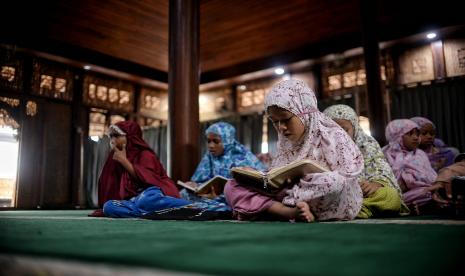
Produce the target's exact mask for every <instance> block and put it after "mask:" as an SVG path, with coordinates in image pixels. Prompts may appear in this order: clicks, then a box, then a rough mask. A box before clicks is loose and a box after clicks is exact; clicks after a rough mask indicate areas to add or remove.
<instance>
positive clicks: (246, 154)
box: [181, 122, 265, 208]
mask: <svg viewBox="0 0 465 276" xmlns="http://www.w3.org/2000/svg"><path fill="white" fill-rule="evenodd" d="M205 136H206V138H207V145H208V152H207V153H205V155H204V156H203V158H202V160H201V161H200V163H199V165H198V166H197V169H196V170H195V173H194V175H193V176H192V178H191V182H193V183H194V184H195V185H199V184H201V183H204V182H206V181H208V180H210V179H212V178H213V177H215V176H217V175H220V176H223V177H225V178H231V173H230V169H231V168H233V167H250V168H254V169H256V170H261V171H263V170H265V166H264V165H263V164H262V163H261V162H260V161H259V160H258V158H257V157H256V156H255V155H254V154H253V153H252V152H251V151H250V150H248V149H247V148H246V147H245V146H244V145H242V144H241V143H239V142H238V141H237V140H236V139H235V137H236V129H235V128H234V127H233V126H232V125H230V124H228V123H225V122H218V123H215V124H212V125H211V126H210V127H208V128H207V130H206V131H205ZM181 195H182V197H183V198H185V199H189V200H192V201H196V202H198V201H201V199H200V198H199V197H198V196H196V195H194V194H192V193H190V192H188V191H187V190H186V189H183V190H181ZM205 196H206V197H210V198H212V199H213V200H214V201H215V202H218V203H224V204H226V201H225V199H224V195H222V194H219V195H217V194H215V192H214V191H211V193H210V194H207V195H205ZM205 200H206V199H202V201H205ZM228 208H229V207H228Z"/></svg>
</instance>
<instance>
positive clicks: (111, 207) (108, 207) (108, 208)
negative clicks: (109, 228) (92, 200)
mask: <svg viewBox="0 0 465 276" xmlns="http://www.w3.org/2000/svg"><path fill="white" fill-rule="evenodd" d="M117 203H118V201H117V200H109V201H107V202H105V204H103V213H104V214H105V216H107V217H111V216H113V214H114V213H115V210H116V209H117V208H118V207H117V205H118V204H117Z"/></svg>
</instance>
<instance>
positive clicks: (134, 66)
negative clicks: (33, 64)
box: [0, 36, 168, 83]
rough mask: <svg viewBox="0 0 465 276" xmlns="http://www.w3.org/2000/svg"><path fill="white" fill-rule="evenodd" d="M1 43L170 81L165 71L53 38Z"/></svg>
mask: <svg viewBox="0 0 465 276" xmlns="http://www.w3.org/2000/svg"><path fill="white" fill-rule="evenodd" d="M0 43H3V44H6V45H15V46H17V47H21V48H24V49H25V50H27V51H28V52H30V53H31V54H33V55H40V53H46V54H51V55H56V56H59V57H63V58H66V59H69V60H72V61H78V62H82V63H84V64H91V65H97V66H101V67H103V68H107V69H113V70H116V71H119V72H124V73H127V74H130V75H134V76H138V77H142V78H147V79H150V80H156V81H159V82H163V83H166V82H167V81H168V74H167V73H166V72H165V71H161V70H157V69H154V68H151V67H148V66H145V65H142V64H138V63H135V62H131V61H128V60H124V59H120V58H117V57H113V56H110V55H107V54H104V53H100V52H97V51H93V50H90V49H86V48H81V47H78V46H75V45H72V44H67V43H62V42H58V41H53V40H42V39H36V40H33V39H32V38H30V39H29V38H19V37H14V36H0ZM39 52H40V53H39ZM72 61H70V62H69V63H68V65H72V66H75V64H74V63H73V62H72ZM62 62H64V63H67V62H68V61H66V60H64V59H63V60H62Z"/></svg>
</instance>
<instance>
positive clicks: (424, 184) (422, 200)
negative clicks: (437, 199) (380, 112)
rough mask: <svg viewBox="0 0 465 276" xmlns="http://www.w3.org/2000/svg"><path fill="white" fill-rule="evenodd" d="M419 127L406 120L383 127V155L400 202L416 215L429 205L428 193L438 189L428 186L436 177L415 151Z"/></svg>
mask: <svg viewBox="0 0 465 276" xmlns="http://www.w3.org/2000/svg"><path fill="white" fill-rule="evenodd" d="M419 133H420V129H419V126H418V125H417V124H416V123H415V122H414V121H411V120H408V119H398V120H394V121H391V122H390V123H389V124H388V125H387V127H386V139H387V140H388V142H389V144H388V145H386V146H385V147H383V152H384V155H385V156H386V159H387V161H388V162H389V164H390V165H391V167H392V170H393V171H394V176H395V177H396V179H397V181H398V183H399V186H400V188H401V189H402V192H403V200H404V202H405V203H406V204H407V205H408V206H409V207H410V208H411V210H414V211H415V212H416V213H421V212H422V211H421V210H422V209H423V210H424V207H426V205H427V204H428V203H431V202H432V199H433V197H432V193H433V192H434V191H436V190H437V189H439V188H442V186H441V185H439V184H438V185H432V183H433V182H434V181H435V180H436V177H437V174H436V172H435V171H434V169H433V168H432V167H431V163H430V162H429V159H428V156H427V155H426V153H425V152H424V151H422V150H421V149H418V145H419V144H420V139H419Z"/></svg>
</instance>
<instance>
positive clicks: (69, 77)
mask: <svg viewBox="0 0 465 276" xmlns="http://www.w3.org/2000/svg"><path fill="white" fill-rule="evenodd" d="M73 82H74V74H73V72H72V71H71V69H70V68H67V67H65V66H63V65H58V64H55V63H52V62H48V61H42V60H34V61H33V75H32V93H33V94H37V95H42V96H46V97H49V98H55V99H62V100H66V101H71V100H72V99H73Z"/></svg>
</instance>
